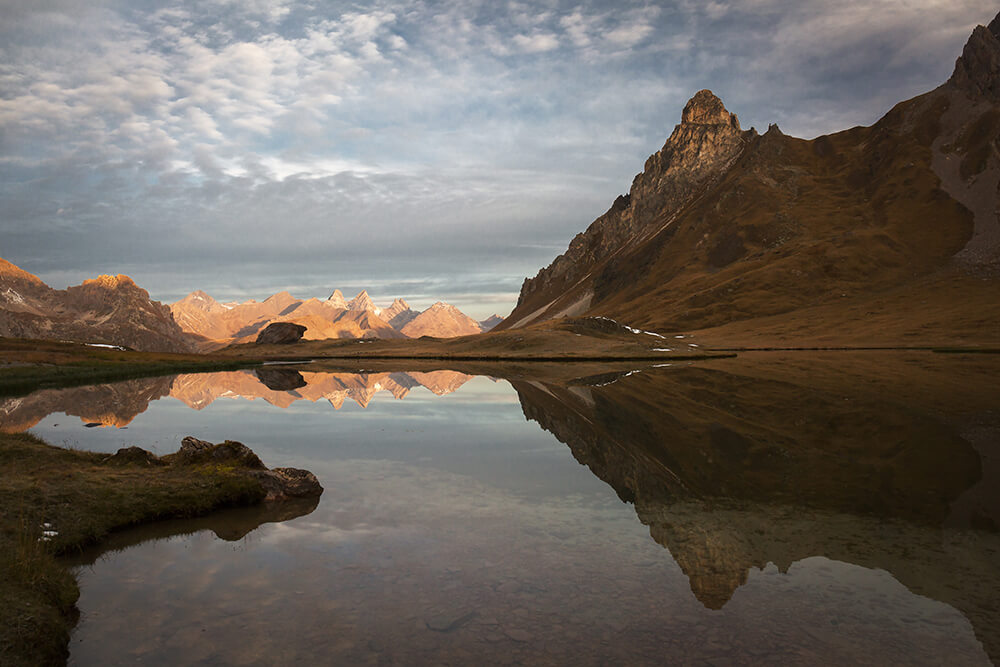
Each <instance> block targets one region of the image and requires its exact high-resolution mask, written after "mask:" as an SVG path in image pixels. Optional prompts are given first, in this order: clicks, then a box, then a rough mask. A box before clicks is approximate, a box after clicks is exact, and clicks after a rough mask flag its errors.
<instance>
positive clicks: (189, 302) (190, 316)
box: [170, 290, 480, 350]
mask: <svg viewBox="0 0 1000 667" xmlns="http://www.w3.org/2000/svg"><path fill="white" fill-rule="evenodd" d="M170 309H171V311H172V312H173V315H174V318H175V319H176V320H177V322H178V323H179V324H180V325H181V327H182V328H183V329H184V330H185V331H187V332H189V333H191V334H196V335H197V336H200V337H202V338H203V339H205V340H204V342H203V343H202V344H201V345H200V347H201V349H203V350H212V349H218V348H220V347H224V346H226V345H229V344H232V343H249V342H253V341H254V340H255V339H256V337H257V334H258V333H259V332H260V331H261V330H262V329H263V328H264V327H266V326H267V325H268V324H270V323H271V322H294V323H296V324H301V325H303V326H305V327H306V333H305V334H304V336H303V338H304V339H305V340H325V339H330V338H406V337H407V336H408V334H406V333H405V332H404V331H403V329H405V328H406V327H407V326H409V325H410V324H411V323H412V322H413V321H415V320H416V319H417V318H418V316H420V315H422V313H418V312H416V311H414V310H412V309H411V308H410V305H409V304H408V303H407V302H406V301H404V300H403V299H399V298H397V299H395V300H394V301H393V302H392V305H390V306H389V307H388V308H379V307H378V306H376V305H375V302H374V301H373V300H372V298H371V297H370V296H369V295H368V292H367V291H366V290H361V292H359V293H358V295H357V296H355V297H354V298H353V299H351V300H350V301H347V300H345V299H344V295H343V294H342V293H341V291H340V290H334V291H333V293H332V294H331V295H330V297H329V298H328V299H326V300H325V301H320V300H319V299H316V298H310V299H298V298H296V297H294V296H292V295H291V294H289V293H288V292H279V293H278V294H274V295H272V296H270V297H268V298H267V299H265V300H264V301H262V302H257V301H254V300H253V299H251V300H249V301H246V302H243V303H226V304H220V303H219V302H217V301H216V300H215V299H213V298H212V297H211V296H209V295H208V294H206V293H205V292H203V291H201V290H197V291H194V292H191V293H190V294H188V295H187V296H186V297H184V298H183V299H181V300H180V301H177V302H175V303H172V304H170ZM425 312H426V313H427V316H426V317H425V318H424V319H423V320H422V322H423V324H422V325H418V326H417V328H416V329H413V330H414V331H418V332H420V333H417V334H416V335H417V336H421V335H433V336H437V337H447V336H458V335H465V334H467V333H479V332H480V329H479V325H478V323H476V322H475V321H474V320H472V319H471V318H469V317H468V316H466V315H465V314H464V313H462V312H461V311H459V310H458V309H457V308H455V307H454V306H450V305H448V304H444V303H438V304H435V305H434V306H432V307H431V308H430V309H428V311H425ZM469 322H472V323H473V325H475V330H473V329H472V327H471V326H470V325H469ZM449 332H452V333H449Z"/></svg>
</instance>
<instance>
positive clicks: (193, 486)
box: [0, 434, 265, 665]
mask: <svg viewBox="0 0 1000 667" xmlns="http://www.w3.org/2000/svg"><path fill="white" fill-rule="evenodd" d="M106 459H108V455H107V454H100V453H93V452H82V451H74V450H67V449H61V448H58V447H53V446H51V445H48V444H46V443H45V442H43V441H41V440H39V439H38V438H35V437H33V436H31V435H28V434H13V435H11V434H0V664H3V665H38V664H50V663H57V664H58V663H61V662H62V661H63V660H65V656H66V644H67V642H68V640H69V631H70V629H71V628H72V626H73V623H74V622H75V618H74V603H75V602H76V598H77V595H78V590H77V587H76V582H75V581H74V580H73V577H72V576H71V575H70V573H69V572H68V571H67V570H66V569H65V568H64V567H63V566H62V565H61V564H59V562H58V561H57V560H56V558H55V557H56V555H58V554H63V553H67V552H71V551H73V550H77V549H80V548H81V547H83V546H85V545H87V544H90V543H93V542H96V541H97V540H100V539H101V538H103V537H105V536H106V535H107V534H108V533H109V532H110V531H112V530H115V529H117V528H122V527H125V526H131V525H134V524H138V523H142V522H146V521H152V520H156V519H165V518H175V517H190V516H197V515H200V514H204V513H205V512H208V511H211V510H213V509H216V508H220V507H226V506H232V505H248V504H252V503H256V502H259V501H260V500H261V499H263V497H264V493H265V492H264V489H263V487H262V486H261V485H260V483H258V482H257V481H254V480H253V479H250V478H248V477H246V476H245V475H242V474H240V472H239V471H238V470H237V469H236V468H234V467H232V466H231V465H229V466H227V465H203V466H187V467H183V468H180V467H174V466H169V465H165V466H150V465H145V464H142V463H137V464H130V465H115V464H112V463H110V462H107V461H106ZM46 530H48V531H52V533H54V534H51V535H50V536H47V535H46V534H45V533H44V532H43V531H46Z"/></svg>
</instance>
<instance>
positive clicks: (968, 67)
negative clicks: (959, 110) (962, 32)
mask: <svg viewBox="0 0 1000 667" xmlns="http://www.w3.org/2000/svg"><path fill="white" fill-rule="evenodd" d="M948 82H949V83H951V84H954V85H956V86H958V87H959V88H961V89H963V90H965V91H966V92H967V93H970V94H972V95H975V96H983V97H986V98H987V99H989V100H991V101H993V102H1000V14H997V15H996V17H995V18H994V19H993V20H992V21H991V22H990V24H989V26H988V27H986V26H981V25H979V26H976V28H975V29H974V30H973V31H972V35H970V36H969V40H968V41H967V42H966V43H965V48H963V49H962V55H961V56H959V58H958V60H956V61H955V71H954V72H953V73H952V75H951V78H950V79H949V80H948Z"/></svg>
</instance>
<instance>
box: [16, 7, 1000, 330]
mask: <svg viewBox="0 0 1000 667" xmlns="http://www.w3.org/2000/svg"><path fill="white" fill-rule="evenodd" d="M995 11H996V8H995V6H993V5H992V3H990V2H985V1H979V0H960V1H949V2H937V1H928V2H912V1H907V0H889V1H887V2H881V3H869V2H861V1H858V0H846V1H845V2H840V3H827V2H822V1H820V0H807V1H806V2H800V1H792V0H746V1H744V2H735V1H734V2H726V1H720V0H712V1H711V2H694V1H692V0H679V1H677V2H658V3H654V2H637V1H633V2H628V1H626V2H561V1H558V0H551V1H535V2H507V3H498V2H492V1H486V0H465V1H459V2H449V3H437V2H429V1H425V2H393V1H384V2H371V3H354V2H343V3H338V2H292V1H290V0H250V1H248V0H202V1H199V2H173V3H169V2H168V3H164V2H152V1H150V2H134V1H126V0H104V1H97V2H89V3H81V2H77V1H76V0H38V1H36V2H31V3H26V2H22V1H21V0H0V19H2V20H0V198H2V203H3V206H2V211H0V256H3V257H5V258H7V259H9V260H11V261H13V262H15V263H18V264H20V265H22V266H24V267H25V268H27V269H28V270H30V271H33V272H35V273H38V274H39V275H41V276H42V277H43V278H44V279H46V280H47V281H49V282H50V283H52V284H54V285H55V286H57V287H62V286H64V285H66V284H69V283H71V282H78V281H79V280H81V279H82V278H85V277H89V276H92V275H94V274H96V273H99V272H126V273H130V274H131V275H133V277H135V278H136V280H137V281H138V282H139V283H140V284H142V285H144V286H146V287H147V288H148V289H150V291H151V293H152V295H153V296H154V298H160V299H163V300H173V299H175V298H178V297H180V296H182V295H183V294H184V293H186V292H187V291H190V290H191V289H195V288H204V289H206V290H208V291H210V292H212V293H214V294H217V295H218V296H219V297H222V298H242V297H247V296H254V297H260V296H265V295H266V294H269V293H270V292H272V291H276V290H279V289H292V290H293V291H294V292H295V293H296V294H300V295H302V296H310V295H316V296H325V293H326V292H328V291H329V290H330V289H332V288H333V287H340V288H342V289H346V290H351V289H360V288H362V287H368V288H370V289H372V291H373V292H375V296H376V297H378V298H386V297H390V296H395V295H401V296H405V297H408V298H411V299H413V300H414V301H415V303H416V305H418V306H426V305H428V304H429V303H430V302H432V301H434V300H437V299H439V298H440V299H446V300H451V301H453V302H455V303H457V304H458V305H459V306H461V307H463V308H466V309H468V310H469V312H470V313H471V314H473V315H476V316H479V317H485V316H486V315H487V314H489V312H491V311H493V310H499V311H501V312H503V311H506V310H509V309H510V307H512V305H513V300H514V298H515V296H516V291H517V289H518V287H519V285H520V282H521V280H522V278H523V277H524V276H526V275H532V274H534V272H535V271H536V270H537V269H538V268H539V267H541V266H542V265H544V264H547V263H548V262H549V261H550V260H551V259H552V258H553V257H554V256H555V255H556V254H558V253H559V252H561V250H562V249H564V248H565V245H566V243H567V242H568V241H569V239H570V238H571V237H572V236H573V234H574V233H576V232H578V231H580V230H581V229H583V228H584V227H585V226H586V225H587V224H588V223H589V222H590V221H591V220H592V219H593V218H594V217H596V216H597V215H599V214H600V213H602V212H603V211H604V209H606V207H607V206H608V205H609V204H610V202H611V201H612V200H613V198H614V196H615V195H617V194H619V193H620V192H624V191H626V190H627V188H628V186H629V183H630V182H631V178H632V176H633V175H634V174H635V173H636V172H637V171H638V170H639V169H640V168H641V166H642V163H643V161H644V159H645V157H646V156H647V155H648V154H649V153H651V152H653V151H654V150H656V149H657V148H658V147H659V146H660V145H661V144H662V142H663V140H664V139H665V137H666V136H667V135H668V134H669V133H670V131H671V129H672V127H673V125H674V123H675V122H676V120H677V118H678V117H679V113H680V109H681V107H682V106H683V104H684V102H685V101H686V99H687V98H688V97H689V96H690V95H691V94H692V93H693V92H695V91H696V90H698V89H700V88H705V87H708V88H711V89H713V90H714V91H715V92H716V93H718V94H719V95H720V96H722V97H723V99H724V100H725V101H726V103H727V105H728V106H729V107H730V109H731V110H733V111H735V112H736V113H738V114H739V115H740V118H741V120H742V121H743V123H744V125H745V126H749V125H756V126H758V127H766V125H767V123H769V122H778V123H780V124H781V126H782V128H783V129H784V130H785V131H786V132H789V133H792V134H797V135H800V136H814V135H816V134H820V133H823V132H829V131H834V130H837V129H841V128H843V127H847V126H850V125H855V124H859V123H864V124H867V123H871V122H873V121H874V120H876V119H877V118H878V117H879V116H880V115H881V114H882V113H884V112H885V111H886V110H887V109H888V108H889V107H890V106H891V104H892V103H894V102H895V101H898V100H901V99H904V98H906V97H910V96H912V95H914V94H917V93H920V92H923V91H924V90H927V89H929V88H931V87H933V86H935V85H937V84H938V83H940V82H941V81H943V80H944V79H945V78H946V77H947V76H948V74H949V72H950V70H951V67H952V64H953V62H954V58H955V57H956V56H957V55H958V53H959V50H960V49H961V46H962V44H963V42H964V40H965V39H966V37H967V36H968V34H969V32H970V30H971V28H972V27H973V26H974V25H975V24H977V23H984V22H987V21H989V20H990V19H991V18H992V13H993V12H995Z"/></svg>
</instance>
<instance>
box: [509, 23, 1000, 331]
mask: <svg viewBox="0 0 1000 667" xmlns="http://www.w3.org/2000/svg"><path fill="white" fill-rule="evenodd" d="M998 33H1000V17H998V19H995V20H994V21H993V22H992V23H991V24H990V26H989V27H983V26H980V27H978V28H976V30H975V31H974V33H973V34H972V36H971V37H970V39H969V42H968V44H967V45H966V47H965V50H964V51H963V54H962V57H961V58H959V60H958V62H957V63H956V67H955V73H954V75H953V77H952V78H951V79H950V80H949V81H948V82H947V83H946V84H944V85H942V86H941V87H939V88H938V89H936V90H934V91H931V92H929V93H927V94H925V95H921V96H919V97H917V98H914V99H912V100H908V101H906V102H901V103H900V104H898V105H896V107H894V108H893V109H892V110H891V111H889V113H887V114H886V115H885V116H884V117H883V118H882V119H881V120H879V121H878V122H877V123H876V124H875V125H873V126H871V127H858V128H852V129H850V130H846V131H843V132H839V133H836V134H831V135H827V136H821V137H817V138H816V139H812V140H803V139H797V138H794V137H789V136H786V135H784V134H783V133H782V132H781V131H780V130H779V129H778V128H777V127H776V126H772V127H771V128H770V129H769V130H768V131H767V133H765V134H764V135H758V134H757V133H756V132H754V131H753V130H749V131H742V130H740V127H739V123H738V121H737V120H736V117H735V116H734V115H733V114H731V113H729V112H728V111H727V110H726V109H725V107H724V106H723V105H722V102H721V101H719V100H718V98H716V97H715V96H714V95H712V94H711V93H709V92H708V91H701V92H699V93H697V94H696V95H695V96H694V97H693V98H692V99H691V101H690V102H689V103H688V104H687V106H686V107H685V109H684V111H683V113H682V117H681V123H680V125H678V126H677V127H676V128H675V129H674V131H673V133H672V134H671V136H670V138H669V139H668V140H667V142H666V144H665V145H664V147H663V149H661V150H660V151H659V152H658V153H656V154H654V155H652V156H651V157H650V158H649V159H648V160H647V162H646V165H645V168H644V170H643V172H642V173H641V174H639V175H638V176H636V178H635V180H634V181H633V183H632V187H631V189H630V191H629V193H628V194H627V195H624V196H622V197H619V198H618V200H616V201H615V203H614V205H613V206H612V207H611V208H610V209H609V210H608V211H607V212H606V213H605V214H604V215H602V216H601V217H599V218H598V219H597V220H595V221H594V223H593V224H591V225H590V227H589V228H588V229H587V230H586V231H585V232H583V233H581V234H579V235H578V236H577V237H576V238H575V239H573V241H572V242H571V244H570V246H569V249H568V250H567V251H566V253H564V254H563V255H561V256H559V257H558V258H556V260H555V261H554V262H553V263H552V264H551V265H550V266H548V267H546V268H544V269H542V270H541V271H539V273H538V275H537V276H535V277H534V278H531V279H528V280H526V281H525V283H524V285H523V287H522V289H521V294H520V297H519V299H518V304H517V307H516V308H515V309H514V311H513V312H512V313H511V314H510V316H508V317H507V319H506V320H505V322H504V323H502V324H501V325H500V327H499V328H500V329H504V328H517V327H522V326H527V325H531V324H533V323H537V322H541V321H544V320H547V319H553V318H557V317H563V316H580V315H590V316H607V317H612V318H614V319H616V320H619V321H622V322H628V323H630V324H632V325H633V326H637V327H641V328H644V329H653V330H659V331H671V330H673V331H678V330H680V331H689V330H697V329H700V330H704V329H715V328H719V330H720V331H721V332H722V333H724V334H730V333H733V332H737V333H739V332H754V331H760V330H763V327H764V326H765V325H766V326H767V327H770V330H772V331H774V332H776V333H777V335H786V334H787V335H788V336H789V337H794V336H799V337H802V336H816V337H822V336H827V335H829V333H830V332H832V331H838V332H847V333H846V334H845V335H846V336H848V337H850V336H853V337H854V338H855V339H865V338H866V337H881V338H882V339H885V338H887V337H890V336H894V338H892V339H891V340H885V341H884V342H886V343H889V342H903V341H906V340H910V341H912V340H914V338H913V337H914V336H922V337H932V336H933V337H934V338H935V340H948V339H947V338H945V337H944V336H947V335H948V334H949V333H950V332H951V331H963V332H967V333H971V335H986V334H989V332H991V331H992V332H993V335H994V337H995V335H996V331H1000V301H998V300H997V299H995V298H991V297H990V295H991V294H995V293H996V289H997V287H1000V222H998V217H997V212H998V208H1000V206H998V204H1000V195H998V182H1000V158H998V155H1000V102H998V97H1000V74H998V70H1000V38H998ZM983 279H985V280H987V281H989V282H988V283H983V282H982V281H983ZM914 303H920V304H922V305H924V306H926V307H924V308H914V307H913V305H914ZM963 327H964V328H963ZM955 342H958V341H955Z"/></svg>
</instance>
